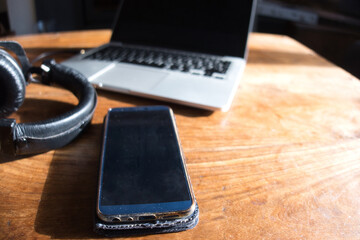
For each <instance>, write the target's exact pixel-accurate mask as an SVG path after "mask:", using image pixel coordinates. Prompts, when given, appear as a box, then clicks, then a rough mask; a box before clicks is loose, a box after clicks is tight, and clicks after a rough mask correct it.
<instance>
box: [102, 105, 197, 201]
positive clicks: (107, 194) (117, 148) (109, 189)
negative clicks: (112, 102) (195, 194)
mask: <svg viewBox="0 0 360 240" xmlns="http://www.w3.org/2000/svg"><path fill="white" fill-rule="evenodd" d="M108 114H109V115H108V119H107V123H106V124H107V127H106V129H105V133H104V134H105V135H104V142H105V144H104V146H103V148H104V149H103V161H102V173H101V175H102V177H101V181H100V199H99V203H100V205H102V206H114V205H136V204H145V205H147V204H158V203H168V202H179V201H189V200H190V199H191V195H190V191H189V186H188V182H187V178H186V173H185V168H184V166H183V160H182V155H181V150H180V147H179V143H178V140H177V135H176V130H175V125H174V123H173V120H172V118H171V115H170V112H169V109H168V108H166V107H152V108H151V107H150V108H147V107H144V109H142V110H141V109H140V110H139V109H138V108H129V109H112V111H110V112H109V113H108ZM159 206H160V205H159Z"/></svg>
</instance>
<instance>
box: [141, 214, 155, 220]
mask: <svg viewBox="0 0 360 240" xmlns="http://www.w3.org/2000/svg"><path fill="white" fill-rule="evenodd" d="M155 219H156V217H155V215H147V216H140V217H139V221H151V220H155Z"/></svg>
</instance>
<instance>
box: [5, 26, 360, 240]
mask: <svg viewBox="0 0 360 240" xmlns="http://www.w3.org/2000/svg"><path fill="white" fill-rule="evenodd" d="M110 34H111V33H110V31H108V30H102V31H89V32H86V31H85V32H72V33H55V34H45V35H36V36H22V37H21V36H20V37H16V40H18V41H19V42H20V43H22V44H23V45H24V46H25V47H26V48H27V50H28V52H31V53H32V54H33V55H32V56H34V54H35V53H36V52H41V51H45V50H46V49H54V48H56V49H63V48H89V47H94V46H97V45H99V44H102V43H104V42H106V41H108V39H109V37H110ZM59 60H61V58H59ZM359 96H360V83H359V81H358V79H356V78H354V77H353V76H351V75H350V74H349V73H347V72H345V71H344V70H342V69H340V68H339V67H336V66H334V65H333V64H331V63H329V62H328V61H326V60H325V59H323V58H321V57H320V56H318V55H317V54H315V53H314V52H313V51H311V50H309V49H308V48H306V47H305V46H303V45H301V44H300V43H298V42H296V41H294V40H293V39H291V38H289V37H285V36H278V35H268V34H258V33H254V34H252V35H251V37H250V41H249V57H248V64H247V67H246V69H245V73H244V76H243V78H242V83H241V85H240V87H239V89H238V91H237V94H236V96H235V99H234V103H233V105H232V107H231V109H230V111H229V112H227V113H223V112H209V111H204V110H199V109H194V108H189V107H185V106H180V105H175V104H170V106H171V107H172V108H173V110H174V112H175V115H176V120H177V125H178V129H179V135H180V139H181V142H182V145H183V149H184V152H185V156H186V158H187V166H188V170H189V173H190V177H191V180H192V184H193V187H194V191H195V195H196V198H197V200H198V203H199V207H200V221H199V224H198V226H197V227H196V228H195V229H193V230H190V231H186V232H181V233H173V234H163V235H153V236H144V237H139V238H138V239H359V236H360V211H359V209H360V193H359V189H360V163H359V162H360V141H359V136H360V110H359V107H360V97H359ZM98 97H99V99H98V106H97V109H96V112H95V116H94V118H93V121H92V126H91V127H89V128H88V129H87V130H86V131H85V132H84V133H83V134H82V135H81V136H80V137H79V138H78V139H76V140H75V141H74V142H72V143H71V144H70V145H68V146H66V147H64V148H61V149H58V150H54V151H50V152H47V153H44V154H40V155H36V156H32V157H28V158H22V159H16V160H12V161H10V160H9V159H6V160H3V162H1V163H0V238H1V239H49V238H56V239H82V238H84V239H87V238H97V236H96V235H95V234H93V232H92V215H93V211H94V209H93V206H94V200H95V192H96V184H97V183H96V181H97V179H96V178H97V170H98V161H99V159H98V155H99V151H100V138H101V128H102V121H103V117H104V116H105V114H106V112H107V110H108V108H110V107H129V106H141V105H156V104H167V103H164V102H160V101H154V100H149V99H145V98H139V97H133V96H128V95H124V94H118V93H111V92H105V91H98ZM76 103H77V100H76V98H75V97H73V96H72V94H71V93H69V92H68V91H66V90H62V89H58V88H53V87H48V86H42V85H37V84H31V85H29V86H28V88H27V98H26V101H25V103H24V105H23V107H22V108H21V109H20V111H18V112H17V113H15V114H13V115H12V117H14V118H16V119H17V120H18V121H19V122H28V121H36V120H40V119H46V118H48V117H51V116H56V115H57V114H59V113H62V112H65V111H67V110H68V109H70V108H71V107H72V106H73V105H74V104H76Z"/></svg>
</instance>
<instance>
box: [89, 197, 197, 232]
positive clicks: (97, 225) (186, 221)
mask: <svg viewBox="0 0 360 240" xmlns="http://www.w3.org/2000/svg"><path fill="white" fill-rule="evenodd" d="M198 221H199V207H198V205H197V203H196V206H195V211H194V213H193V214H192V215H190V216H187V217H184V218H180V219H176V220H155V221H151V222H141V223H108V222H104V221H102V220H101V219H99V218H98V216H97V215H96V214H95V222H94V231H95V232H96V233H98V234H101V235H104V236H107V237H115V236H131V235H148V234H157V233H171V232H180V231H185V230H189V229H192V228H194V227H195V226H196V225H197V223H198Z"/></svg>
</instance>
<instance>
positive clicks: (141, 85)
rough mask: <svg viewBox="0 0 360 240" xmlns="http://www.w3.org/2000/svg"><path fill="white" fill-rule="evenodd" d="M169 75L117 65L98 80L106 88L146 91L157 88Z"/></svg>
mask: <svg viewBox="0 0 360 240" xmlns="http://www.w3.org/2000/svg"><path fill="white" fill-rule="evenodd" d="M167 75H168V73H164V72H158V71H153V70H151V69H149V70H147V69H144V68H139V67H137V66H119V65H116V66H115V67H114V68H112V69H110V70H109V71H107V72H105V73H103V74H101V75H100V76H99V78H98V79H97V82H98V83H101V84H103V86H104V87H115V88H121V89H128V90H136V91H137V90H146V89H151V88H153V87H154V86H156V85H157V84H158V83H159V82H160V81H161V80H163V79H164V78H165V77H166V76H167Z"/></svg>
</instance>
